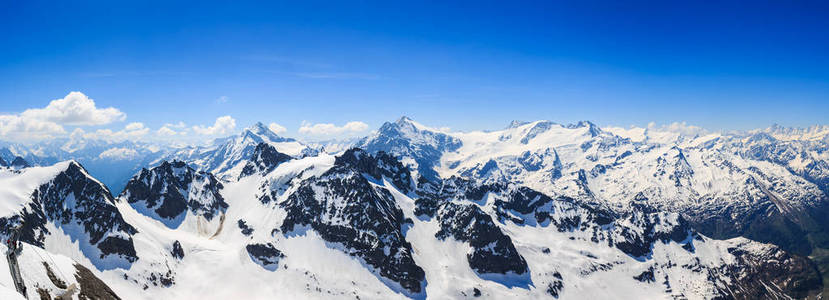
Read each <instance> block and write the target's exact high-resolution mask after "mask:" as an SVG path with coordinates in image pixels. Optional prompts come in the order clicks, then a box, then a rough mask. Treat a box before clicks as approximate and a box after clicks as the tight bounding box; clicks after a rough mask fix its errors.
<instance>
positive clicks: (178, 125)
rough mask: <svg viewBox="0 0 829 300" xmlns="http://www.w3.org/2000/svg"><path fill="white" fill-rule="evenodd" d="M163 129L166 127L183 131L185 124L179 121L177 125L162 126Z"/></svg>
mask: <svg viewBox="0 0 829 300" xmlns="http://www.w3.org/2000/svg"><path fill="white" fill-rule="evenodd" d="M164 127H168V128H176V129H183V128H184V127H187V124H184V122H182V121H179V122H178V123H167V124H164Z"/></svg>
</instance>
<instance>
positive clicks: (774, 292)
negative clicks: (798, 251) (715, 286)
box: [724, 240, 823, 299]
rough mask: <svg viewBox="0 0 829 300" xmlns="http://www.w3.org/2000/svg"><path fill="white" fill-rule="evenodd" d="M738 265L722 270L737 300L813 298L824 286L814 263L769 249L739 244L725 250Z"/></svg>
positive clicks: (781, 251)
mask: <svg viewBox="0 0 829 300" xmlns="http://www.w3.org/2000/svg"><path fill="white" fill-rule="evenodd" d="M728 252H729V253H731V254H733V255H734V256H735V257H736V258H737V263H735V264H733V265H729V266H726V267H724V268H725V269H726V270H727V271H726V272H727V273H728V274H730V276H731V279H732V283H731V284H730V285H729V286H730V287H731V289H730V290H731V291H733V292H734V294H731V295H729V296H733V297H734V298H736V299H761V298H775V297H776V298H786V297H794V298H796V299H802V298H806V297H807V296H814V294H815V293H816V291H817V290H819V289H820V287H821V286H822V285H823V283H822V279H821V277H820V274H819V272H818V270H817V267H816V266H815V264H814V263H812V262H811V261H809V260H808V259H806V258H805V257H801V256H797V255H792V254H790V253H787V252H785V251H783V250H781V249H780V248H779V247H774V246H771V245H749V241H747V240H742V241H740V242H738V243H736V244H735V245H734V247H731V248H728Z"/></svg>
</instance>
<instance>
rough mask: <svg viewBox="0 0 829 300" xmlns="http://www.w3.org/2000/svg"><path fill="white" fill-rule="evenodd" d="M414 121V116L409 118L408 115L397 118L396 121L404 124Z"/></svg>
mask: <svg viewBox="0 0 829 300" xmlns="http://www.w3.org/2000/svg"><path fill="white" fill-rule="evenodd" d="M413 122H414V120H412V118H409V117H407V116H401V117H400V118H399V119H397V122H395V123H397V124H401V125H402V124H411V123H413Z"/></svg>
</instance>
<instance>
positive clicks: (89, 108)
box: [20, 92, 127, 126]
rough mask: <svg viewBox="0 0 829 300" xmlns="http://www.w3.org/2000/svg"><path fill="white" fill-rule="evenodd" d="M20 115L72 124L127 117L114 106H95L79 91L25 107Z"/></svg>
mask: <svg viewBox="0 0 829 300" xmlns="http://www.w3.org/2000/svg"><path fill="white" fill-rule="evenodd" d="M20 116H21V117H22V118H26V119H36V120H42V121H46V122H54V123H57V124H61V125H73V126H93V125H105V124H109V123H112V122H115V121H123V120H124V119H126V118H127V114H125V113H123V112H121V111H120V110H118V109H116V108H114V107H108V108H98V107H96V106H95V101H94V100H92V99H90V98H89V97H87V96H86V95H84V94H83V93H81V92H71V93H69V94H68V95H66V97H63V99H56V100H52V102H49V105H47V106H46V107H45V108H33V109H27V110H25V111H24V112H23V113H21V114H20Z"/></svg>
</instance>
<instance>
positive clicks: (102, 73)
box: [78, 71, 196, 78]
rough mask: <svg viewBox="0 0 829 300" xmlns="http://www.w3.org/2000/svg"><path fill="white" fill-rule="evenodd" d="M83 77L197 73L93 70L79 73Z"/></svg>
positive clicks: (191, 73) (190, 73)
mask: <svg viewBox="0 0 829 300" xmlns="http://www.w3.org/2000/svg"><path fill="white" fill-rule="evenodd" d="M78 74H79V75H80V76H83V77H90V78H106V77H130V76H186V75H193V74H196V73H195V72H185V71H91V72H80V73H78Z"/></svg>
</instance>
